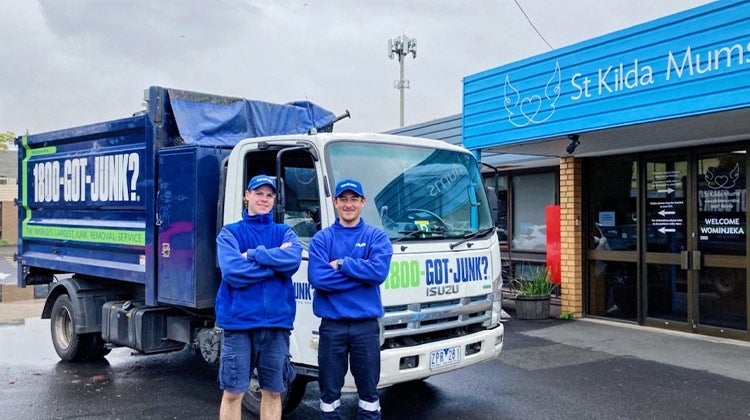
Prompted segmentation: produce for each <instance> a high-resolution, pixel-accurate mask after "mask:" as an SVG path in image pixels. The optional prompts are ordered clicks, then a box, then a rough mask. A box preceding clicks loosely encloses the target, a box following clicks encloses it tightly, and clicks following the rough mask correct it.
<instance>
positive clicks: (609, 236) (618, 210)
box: [584, 157, 638, 251]
mask: <svg viewBox="0 0 750 420" xmlns="http://www.w3.org/2000/svg"><path fill="white" fill-rule="evenodd" d="M584 169H585V170H584V183H585V187H584V191H586V194H587V200H586V201H587V212H588V215H589V222H590V226H589V233H590V234H589V237H588V240H587V243H588V246H589V249H600V250H611V251H635V249H636V246H637V244H638V235H637V234H638V231H637V229H636V224H635V222H636V217H637V215H636V212H637V192H638V183H637V182H638V181H637V179H638V178H637V174H638V172H637V165H636V162H635V161H634V160H633V159H628V158H618V157H614V158H594V159H591V160H587V161H586V166H585V168H584Z"/></svg>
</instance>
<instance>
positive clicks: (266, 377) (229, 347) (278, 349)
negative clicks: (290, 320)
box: [219, 328, 291, 393]
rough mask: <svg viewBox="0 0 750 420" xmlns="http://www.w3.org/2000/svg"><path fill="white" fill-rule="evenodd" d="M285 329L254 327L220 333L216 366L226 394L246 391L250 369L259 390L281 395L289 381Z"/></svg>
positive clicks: (287, 342) (287, 341)
mask: <svg viewBox="0 0 750 420" xmlns="http://www.w3.org/2000/svg"><path fill="white" fill-rule="evenodd" d="M290 334H291V333H290V332H289V330H284V329H278V328H257V329H252V330H242V331H227V330H224V338H223V340H222V343H221V361H220V364H219V385H220V387H221V389H223V390H225V391H229V392H235V393H243V392H247V390H248V387H249V386H250V376H251V372H252V371H253V369H257V370H258V383H259V385H260V389H263V390H266V391H271V392H277V393H282V392H284V390H285V389H286V384H287V383H288V382H289V378H288V377H287V376H288V374H289V372H288V371H289V369H288V368H289V367H290V366H291V364H290V360H289V359H290V356H289V335H290Z"/></svg>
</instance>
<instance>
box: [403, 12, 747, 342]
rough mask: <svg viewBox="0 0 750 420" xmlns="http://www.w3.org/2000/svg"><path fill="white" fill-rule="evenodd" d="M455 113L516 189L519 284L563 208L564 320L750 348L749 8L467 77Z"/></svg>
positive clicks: (417, 131) (508, 191)
mask: <svg viewBox="0 0 750 420" xmlns="http://www.w3.org/2000/svg"><path fill="white" fill-rule="evenodd" d="M458 118H460V120H461V123H460V127H461V143H462V144H463V145H464V146H465V147H466V148H468V149H469V150H472V151H473V152H474V153H475V154H477V155H479V156H481V157H482V160H483V162H485V163H490V162H492V163H490V165H491V166H494V167H495V168H498V169H499V170H500V178H501V179H502V180H504V181H503V182H504V184H503V182H501V185H503V186H504V187H501V188H500V191H499V192H500V193H501V194H499V197H500V199H501V201H502V200H503V199H505V201H504V202H501V206H503V205H504V208H505V212H504V214H503V216H502V220H498V227H499V228H501V229H503V230H504V231H505V232H504V233H505V234H506V235H507V241H506V242H505V243H504V245H503V247H502V250H503V256H504V257H505V258H507V259H508V260H509V261H510V262H511V264H510V267H509V275H510V276H519V275H523V270H524V267H525V266H526V265H527V264H529V263H539V262H542V263H543V261H545V259H544V256H545V246H544V244H545V239H546V238H545V237H544V236H545V227H546V226H545V220H544V219H543V218H541V216H540V215H541V214H542V213H541V210H540V207H543V206H544V205H545V204H558V205H559V206H560V228H561V235H562V239H561V254H562V256H561V264H562V268H561V272H562V284H561V302H562V310H563V311H572V312H574V313H575V314H576V315H577V316H592V317H605V318H612V319H619V320H625V321H631V322H636V323H639V324H642V325H650V326H656V327H660V328H668V329H675V330H680V331H686V332H693V333H698V334H707V335H714V336H721V337H731V338H738V339H742V340H750V326H749V325H748V318H749V315H750V290H748V289H750V288H748V276H749V275H750V257H749V256H748V253H747V249H748V245H749V244H750V243H749V241H750V239H748V235H747V233H746V231H747V204H748V199H747V194H746V192H747V189H746V186H747V184H748V176H749V175H748V174H750V171H749V170H748V169H749V168H750V159H749V158H748V156H750V2H747V1H742V0H720V1H716V2H713V3H709V4H707V5H704V6H701V7H697V8H694V9H690V10H686V11H683V12H681V13H677V14H674V15H671V16H666V17H664V18H661V19H657V20H654V21H651V22H647V23H644V24H641V25H637V26H634V27H631V28H628V29H624V30H621V31H618V32H614V33H611V34H607V35H604V36H601V37H597V38H594V39H590V40H587V41H584V42H581V43H578V44H574V45H570V46H568V47H565V48H560V49H557V50H553V51H550V52H548V53H545V54H540V55H538V56H534V57H529V58H526V59H524V60H521V61H518V62H514V63H510V64H506V65H502V66H499V67H497V68H492V69H488V70H485V71H482V72H479V73H477V74H473V75H469V76H466V77H465V78H464V80H463V113H462V114H460V115H456V116H452V117H447V119H448V121H453V122H454V123H455V122H456V121H457V119H458ZM436 121H439V120H436ZM431 125H434V126H432V127H431ZM438 127H439V124H431V123H425V124H421V125H419V126H416V127H412V128H407V129H402V130H396V131H401V132H404V133H409V134H413V135H421V136H425V137H432V138H440V137H436V135H439V130H435V129H436V128H438ZM451 130H453V132H452V134H451V135H450V136H447V138H449V139H453V140H455V136H456V134H455V127H453V128H452V129H451ZM436 133H437V134H436ZM520 155H527V156H529V157H528V158H525V159H519V156H520ZM503 188H504V189H505V195H503V194H502V193H503ZM501 213H503V212H502V209H501Z"/></svg>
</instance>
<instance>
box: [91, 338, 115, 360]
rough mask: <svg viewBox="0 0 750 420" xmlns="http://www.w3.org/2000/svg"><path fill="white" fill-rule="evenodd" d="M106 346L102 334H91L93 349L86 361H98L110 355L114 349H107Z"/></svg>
mask: <svg viewBox="0 0 750 420" xmlns="http://www.w3.org/2000/svg"><path fill="white" fill-rule="evenodd" d="M106 344H107V343H106V342H105V341H104V339H103V338H102V334H101V333H98V332H96V333H91V349H90V351H89V356H88V357H87V358H86V360H98V359H101V358H103V357H104V356H106V355H108V354H109V352H111V351H112V349H110V348H107V347H106Z"/></svg>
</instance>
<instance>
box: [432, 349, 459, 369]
mask: <svg viewBox="0 0 750 420" xmlns="http://www.w3.org/2000/svg"><path fill="white" fill-rule="evenodd" d="M460 362H461V346H457V347H448V348H447V349H442V350H435V351H433V352H432V353H430V369H431V370H432V369H439V368H442V367H446V366H451V365H455V364H458V363H460Z"/></svg>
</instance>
